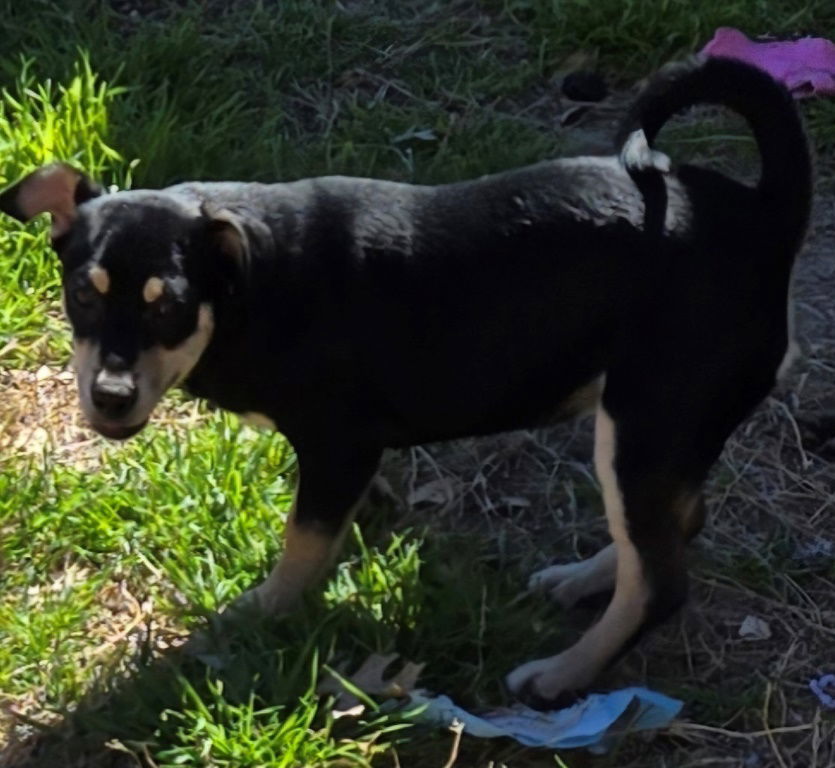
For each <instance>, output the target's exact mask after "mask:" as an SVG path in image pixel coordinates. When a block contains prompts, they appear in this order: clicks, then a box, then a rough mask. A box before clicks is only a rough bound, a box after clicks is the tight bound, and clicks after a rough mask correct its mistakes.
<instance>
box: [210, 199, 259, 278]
mask: <svg viewBox="0 0 835 768" xmlns="http://www.w3.org/2000/svg"><path fill="white" fill-rule="evenodd" d="M200 210H201V212H202V213H203V215H204V216H205V217H206V220H207V227H208V231H209V237H210V239H211V240H212V241H213V242H214V244H215V245H216V246H217V248H218V250H219V251H220V252H221V253H222V254H224V255H225V256H227V257H228V258H229V259H231V260H232V262H233V263H234V264H235V265H236V266H237V267H238V268H239V269H240V270H241V271H242V272H245V271H246V268H247V265H248V264H249V237H248V236H247V233H246V230H245V229H244V225H243V222H242V221H241V219H240V218H239V217H238V216H237V215H236V214H235V213H233V212H232V211H230V210H229V209H228V208H220V207H217V206H214V205H212V204H211V203H203V205H202V206H201V209H200Z"/></svg>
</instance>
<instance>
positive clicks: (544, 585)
mask: <svg viewBox="0 0 835 768" xmlns="http://www.w3.org/2000/svg"><path fill="white" fill-rule="evenodd" d="M616 567H617V555H616V553H615V549H614V547H613V546H612V545H611V544H610V545H609V546H608V547H604V548H603V549H601V550H600V551H599V552H598V553H597V554H596V555H594V557H590V558H588V559H586V560H580V561H579V562H576V563H566V564H564V565H552V566H550V567H548V568H543V569H542V570H541V571H536V573H534V574H532V575H531V577H530V579H529V581H528V589H529V590H531V591H538V592H547V593H548V594H549V595H550V597H551V599H553V600H554V601H556V602H557V603H559V605H561V606H562V607H563V608H572V607H573V606H574V605H576V604H577V603H578V602H579V601H581V600H584V599H585V598H588V597H591V596H592V595H598V594H600V593H602V592H609V591H611V590H612V589H613V588H614V586H615V569H616Z"/></svg>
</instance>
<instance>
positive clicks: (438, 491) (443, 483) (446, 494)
mask: <svg viewBox="0 0 835 768" xmlns="http://www.w3.org/2000/svg"><path fill="white" fill-rule="evenodd" d="M454 498H455V485H454V483H453V481H452V479H450V478H448V477H442V478H439V479H438V480H430V481H429V482H428V483H424V484H423V485H421V486H419V487H418V488H415V490H413V491H412V492H411V493H410V494H409V497H408V502H409V504H411V505H415V504H425V503H429V504H448V503H449V502H451V501H452V500H453V499H454Z"/></svg>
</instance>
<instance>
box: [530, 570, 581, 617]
mask: <svg viewBox="0 0 835 768" xmlns="http://www.w3.org/2000/svg"><path fill="white" fill-rule="evenodd" d="M586 570H587V569H585V568H584V567H583V563H567V564H565V565H552V566H550V567H549V568H543V569H542V570H541V571H536V573H533V574H531V577H530V579H529V580H528V589H530V590H533V591H537V592H548V594H549V595H550V597H551V599H552V600H554V601H555V602H556V603H558V604H559V605H561V606H562V607H563V608H571V607H572V606H573V605H574V604H575V603H576V602H577V601H578V600H580V599H581V598H583V597H585V596H586V594H587V591H586V590H587V589H588V585H587V583H586V581H587V579H586V578H585V577H584V575H583V574H584V572H585V571H586Z"/></svg>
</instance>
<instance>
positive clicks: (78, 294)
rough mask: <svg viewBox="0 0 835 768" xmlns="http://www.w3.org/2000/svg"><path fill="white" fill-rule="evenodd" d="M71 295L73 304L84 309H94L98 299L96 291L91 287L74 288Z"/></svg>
mask: <svg viewBox="0 0 835 768" xmlns="http://www.w3.org/2000/svg"><path fill="white" fill-rule="evenodd" d="M71 295H72V300H73V302H75V304H76V305H77V306H79V307H81V308H82V309H88V308H89V307H92V306H93V304H95V303H96V299H97V298H98V293H97V291H96V289H95V288H93V287H92V286H91V285H80V286H78V287H77V288H73V290H72V292H71Z"/></svg>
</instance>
